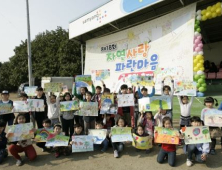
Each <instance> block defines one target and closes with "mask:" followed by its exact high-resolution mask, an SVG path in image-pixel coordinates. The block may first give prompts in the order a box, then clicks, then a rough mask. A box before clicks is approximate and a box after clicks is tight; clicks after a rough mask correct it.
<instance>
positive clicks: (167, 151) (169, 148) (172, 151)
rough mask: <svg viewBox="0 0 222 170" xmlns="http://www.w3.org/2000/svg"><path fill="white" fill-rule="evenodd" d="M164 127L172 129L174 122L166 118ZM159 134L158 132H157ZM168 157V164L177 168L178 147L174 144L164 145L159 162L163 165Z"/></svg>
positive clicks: (159, 155)
mask: <svg viewBox="0 0 222 170" xmlns="http://www.w3.org/2000/svg"><path fill="white" fill-rule="evenodd" d="M163 127H164V128H168V129H171V128H172V120H171V118H170V117H164V118H163ZM155 133H157V132H155ZM166 157H168V164H169V165H170V166H172V167H173V166H175V162H176V145H174V144H164V143H162V146H161V148H160V151H159V153H158V156H157V162H158V163H160V164H161V163H163V162H164V159H165V158H166Z"/></svg>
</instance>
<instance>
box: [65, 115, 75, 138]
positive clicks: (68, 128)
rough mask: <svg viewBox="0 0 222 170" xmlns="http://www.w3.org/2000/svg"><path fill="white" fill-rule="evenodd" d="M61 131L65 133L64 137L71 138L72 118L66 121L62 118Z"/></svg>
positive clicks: (72, 131)
mask: <svg viewBox="0 0 222 170" xmlns="http://www.w3.org/2000/svg"><path fill="white" fill-rule="evenodd" d="M62 131H63V132H65V136H70V137H71V136H72V135H73V133H74V118H73V119H70V120H66V119H63V118H62Z"/></svg>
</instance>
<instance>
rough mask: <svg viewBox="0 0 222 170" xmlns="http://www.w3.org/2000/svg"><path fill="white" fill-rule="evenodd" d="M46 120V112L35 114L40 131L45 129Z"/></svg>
mask: <svg viewBox="0 0 222 170" xmlns="http://www.w3.org/2000/svg"><path fill="white" fill-rule="evenodd" d="M44 119H45V112H35V120H36V123H37V126H38V129H40V128H43V125H42V124H43V123H42V122H43V120H44Z"/></svg>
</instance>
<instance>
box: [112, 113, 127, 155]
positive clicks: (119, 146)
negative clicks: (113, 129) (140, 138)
mask: <svg viewBox="0 0 222 170" xmlns="http://www.w3.org/2000/svg"><path fill="white" fill-rule="evenodd" d="M116 124H117V127H125V126H126V123H125V120H124V119H123V118H122V117H120V118H119V119H118V120H117V123H116ZM111 136H112V133H110V134H109V137H110V138H111ZM112 147H113V151H114V158H118V157H119V153H120V152H122V151H123V149H124V143H123V142H112Z"/></svg>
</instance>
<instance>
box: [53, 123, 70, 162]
mask: <svg viewBox="0 0 222 170" xmlns="http://www.w3.org/2000/svg"><path fill="white" fill-rule="evenodd" d="M53 130H54V132H53V134H54V135H63V133H62V126H61V125H59V124H57V125H54V129H53ZM54 150H55V157H56V158H58V157H59V156H60V155H61V154H63V155H64V156H67V155H70V154H71V152H70V149H69V147H68V146H56V147H54Z"/></svg>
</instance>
